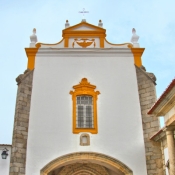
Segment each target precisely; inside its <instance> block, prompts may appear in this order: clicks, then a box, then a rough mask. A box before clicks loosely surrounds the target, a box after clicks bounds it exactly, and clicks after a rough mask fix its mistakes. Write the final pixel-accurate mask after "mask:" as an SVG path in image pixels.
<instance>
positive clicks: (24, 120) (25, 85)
mask: <svg viewBox="0 0 175 175" xmlns="http://www.w3.org/2000/svg"><path fill="white" fill-rule="evenodd" d="M16 81H17V84H18V91H17V98H16V109H15V119H14V128H13V138H12V152H11V159H10V173H9V175H25V165H26V151H27V136H28V124H29V112H30V101H31V94H32V81H33V71H28V70H27V71H25V72H24V74H21V75H19V76H18V77H17V78H16Z"/></svg>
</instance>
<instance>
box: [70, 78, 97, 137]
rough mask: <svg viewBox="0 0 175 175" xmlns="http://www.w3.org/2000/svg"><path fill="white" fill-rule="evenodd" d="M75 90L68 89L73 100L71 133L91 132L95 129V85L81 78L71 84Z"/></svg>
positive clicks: (94, 132) (94, 131) (95, 131)
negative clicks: (78, 82)
mask: <svg viewBox="0 0 175 175" xmlns="http://www.w3.org/2000/svg"><path fill="white" fill-rule="evenodd" d="M73 88H74V89H75V91H70V94H71V95H72V100H73V133H75V134H76V133H80V132H91V133H93V134H96V133H97V132H98V130H97V95H99V94H100V92H99V91H95V88H96V86H94V85H91V84H90V83H89V82H88V81H87V79H86V78H83V79H82V80H81V82H80V84H79V85H75V86H73Z"/></svg>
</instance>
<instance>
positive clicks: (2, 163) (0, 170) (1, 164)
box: [0, 144, 11, 175]
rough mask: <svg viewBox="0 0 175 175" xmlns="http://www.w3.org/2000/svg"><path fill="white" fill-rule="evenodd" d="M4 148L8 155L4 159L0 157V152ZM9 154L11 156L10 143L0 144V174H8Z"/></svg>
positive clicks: (0, 152)
mask: <svg viewBox="0 0 175 175" xmlns="http://www.w3.org/2000/svg"><path fill="white" fill-rule="evenodd" d="M4 148H6V149H7V150H8V152H7V154H8V156H7V158H6V159H2V158H1V154H2V151H3V150H4ZM10 156H11V145H6V144H0V175H9V167H10Z"/></svg>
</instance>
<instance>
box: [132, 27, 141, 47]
mask: <svg viewBox="0 0 175 175" xmlns="http://www.w3.org/2000/svg"><path fill="white" fill-rule="evenodd" d="M132 34H133V35H132V38H131V42H132V43H133V47H140V45H139V43H138V40H139V36H138V35H137V34H136V29H135V28H133V29H132Z"/></svg>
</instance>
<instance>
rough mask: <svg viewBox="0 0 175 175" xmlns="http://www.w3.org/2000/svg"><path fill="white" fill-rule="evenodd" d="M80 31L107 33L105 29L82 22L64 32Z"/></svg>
mask: <svg viewBox="0 0 175 175" xmlns="http://www.w3.org/2000/svg"><path fill="white" fill-rule="evenodd" d="M80 30H91V31H92V30H94V31H103V32H106V30H105V29H103V28H101V27H99V26H95V25H92V24H90V23H87V22H81V23H79V24H76V25H74V26H70V27H68V28H66V29H64V30H63V32H66V31H80Z"/></svg>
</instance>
